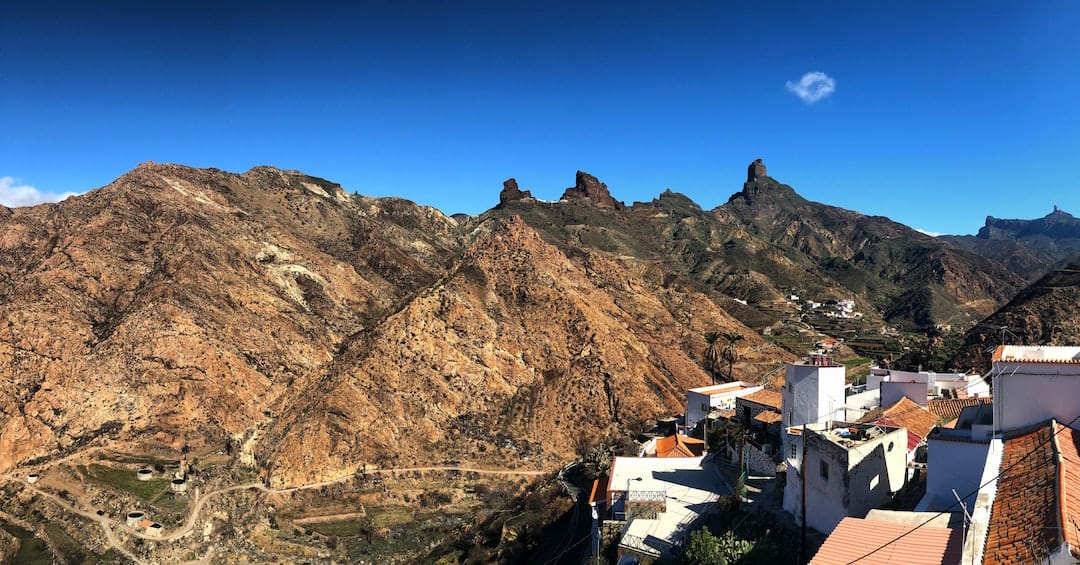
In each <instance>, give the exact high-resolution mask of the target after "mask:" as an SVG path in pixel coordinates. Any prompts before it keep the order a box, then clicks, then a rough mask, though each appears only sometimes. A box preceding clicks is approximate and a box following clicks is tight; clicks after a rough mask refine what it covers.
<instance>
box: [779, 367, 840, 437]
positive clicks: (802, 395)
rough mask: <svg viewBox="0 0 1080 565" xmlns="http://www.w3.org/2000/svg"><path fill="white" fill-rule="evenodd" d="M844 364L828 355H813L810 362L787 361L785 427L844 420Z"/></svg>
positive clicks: (783, 414) (784, 406)
mask: <svg viewBox="0 0 1080 565" xmlns="http://www.w3.org/2000/svg"><path fill="white" fill-rule="evenodd" d="M845 374H846V370H845V368H844V366H843V365H837V364H834V363H833V362H832V359H831V358H829V357H828V356H825V355H813V356H811V357H810V360H809V363H802V364H796V365H792V364H788V366H787V372H786V373H785V382H784V389H783V390H782V391H780V394H781V398H782V413H781V415H782V416H783V421H782V424H783V427H784V428H790V427H792V426H801V425H803V424H817V423H820V422H827V421H829V420H843V419H844V417H845V413H844V376H845Z"/></svg>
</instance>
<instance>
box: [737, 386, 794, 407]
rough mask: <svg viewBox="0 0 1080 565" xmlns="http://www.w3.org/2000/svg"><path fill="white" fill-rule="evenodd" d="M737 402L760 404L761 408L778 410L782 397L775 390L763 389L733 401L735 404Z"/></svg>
mask: <svg viewBox="0 0 1080 565" xmlns="http://www.w3.org/2000/svg"><path fill="white" fill-rule="evenodd" d="M739 401H747V402H754V403H757V404H761V405H762V406H771V407H773V408H776V409H777V410H779V409H780V406H781V405H782V404H783V397H782V396H780V393H779V392H776V391H775V390H769V389H763V390H759V391H757V392H755V393H751V394H748V395H746V396H740V397H739V398H737V399H735V402H736V403H738V402H739Z"/></svg>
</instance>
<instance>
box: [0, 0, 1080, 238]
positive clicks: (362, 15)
mask: <svg viewBox="0 0 1080 565" xmlns="http://www.w3.org/2000/svg"><path fill="white" fill-rule="evenodd" d="M316 4H317V5H316ZM581 4H585V3H580V2H561V1H545V2H516V1H512V0H504V1H499V2H465V1H461V0H458V1H428V2H419V1H411V0H404V1H393V2H391V1H385V2H355V3H345V2H340V3H306V5H300V4H299V3H297V4H290V3H275V2H260V3H239V2H231V3H230V2H212V1H193V2H175V3H167V2H116V1H114V2H110V1H100V2H48V1H36V2H23V1H21V0H15V1H10V0H9V1H7V2H4V3H3V5H2V6H0V80H2V82H3V88H0V124H2V126H3V128H4V134H3V135H0V198H3V197H5V196H6V197H7V199H8V200H9V202H10V201H11V199H13V198H22V199H24V200H26V199H33V198H41V197H53V198H55V197H56V195H61V194H64V193H67V192H81V191H85V190H87V189H89V188H93V187H97V186H101V185H104V184H107V183H108V182H110V181H111V180H112V179H114V178H116V177H117V176H119V175H121V174H123V173H124V172H126V171H127V170H130V169H131V168H133V167H134V166H135V165H137V164H138V163H139V162H142V161H147V160H151V161H157V162H173V163H183V164H187V165H193V166H199V167H218V168H221V169H226V170H231V171H244V170H247V169H248V168H250V167H252V166H255V165H262V164H268V165H274V166H278V167H281V168H290V169H300V170H303V171H305V172H307V173H309V174H313V175H316V176H321V177H324V178H327V179H330V180H333V181H336V182H340V183H341V184H342V185H343V186H345V187H346V188H347V189H348V190H351V191H356V192H359V193H361V194H370V195H397V196H403V197H405V198H409V199H411V200H414V201H416V202H419V203H422V204H430V205H434V206H436V207H438V208H440V209H441V210H443V211H444V212H447V213H453V212H467V213H477V212H480V211H483V210H485V209H487V208H489V207H491V206H493V205H494V204H496V203H497V200H498V192H499V190H500V188H501V183H502V181H503V180H504V179H505V178H507V177H511V176H513V177H516V178H517V179H518V182H519V183H520V184H521V185H522V187H523V188H529V189H532V191H533V193H534V194H535V195H537V196H538V197H540V198H548V199H556V198H558V197H559V196H560V195H561V193H562V191H563V189H564V188H565V187H567V186H569V185H571V184H573V180H574V172H575V171H576V170H578V169H582V170H585V171H588V172H590V173H593V174H595V175H597V176H598V177H599V178H600V179H601V180H602V181H604V182H606V183H607V184H608V186H609V187H610V189H611V191H612V193H613V194H614V195H615V197H616V198H618V199H621V200H624V201H626V202H627V203H630V202H632V201H636V200H650V199H652V198H653V197H655V196H656V195H657V194H659V193H660V192H662V191H663V190H664V189H665V188H669V187H670V188H671V189H672V190H676V191H679V192H683V193H685V194H687V195H689V196H690V197H692V198H693V199H694V200H695V201H697V202H698V203H700V204H701V205H702V206H704V207H706V208H711V207H713V206H716V205H718V204H721V203H723V202H725V201H726V200H727V198H728V196H730V194H731V193H733V192H735V191H737V190H739V189H740V188H741V184H742V181H743V180H744V175H745V171H746V165H747V163H749V162H750V161H751V160H753V159H754V158H757V157H762V158H764V159H765V163H766V165H768V167H769V172H770V174H771V175H772V176H774V177H776V178H777V179H779V180H780V181H782V182H786V183H788V184H791V185H792V186H794V187H795V188H796V190H798V191H799V192H800V193H801V194H802V195H803V196H805V197H807V198H810V199H812V200H817V201H821V202H825V203H828V204H833V205H837V206H843V207H845V208H850V209H854V210H858V211H860V212H863V213H867V214H880V215H885V216H889V217H891V218H893V219H895V220H897V221H900V222H903V223H905V224H908V225H911V226H913V227H916V228H921V229H924V230H928V231H932V232H944V233H974V232H975V231H976V230H977V229H978V227H979V226H980V225H982V223H983V220H984V218H985V216H986V215H993V216H996V217H1020V218H1034V217H1040V216H1043V215H1045V214H1046V213H1048V212H1049V211H1050V210H1051V207H1052V205H1054V204H1057V205H1058V206H1060V207H1061V208H1062V209H1064V210H1066V211H1069V212H1073V213H1074V214H1077V215H1080V190H1077V189H1078V188H1080V186H1078V184H1080V183H1078V181H1077V174H1076V172H1077V162H1078V161H1080V159H1078V156H1080V109H1078V107H1077V100H1078V94H1077V93H1078V92H1080V76H1078V72H1077V70H1078V69H1080V33H1077V30H1080V3H1077V2H1070V1H1046V2H1018V1H1017V2H997V1H987V2H978V3H956V4H952V3H939V2H911V1H909V2H886V1H882V2H753V3H750V2H740V3H729V2H715V1H708V2H705V1H698V2H695V1H685V2H659V1H655V0H654V1H649V2H636V1H627V0H623V1H617V2H591V3H588V4H587V5H581ZM811 72H820V73H824V74H825V75H827V77H828V78H829V79H830V80H832V81H833V85H834V88H833V90H832V91H831V93H829V94H828V95H827V96H824V97H822V98H820V99H819V100H816V101H814V102H812V103H810V102H807V101H804V100H803V99H802V98H800V97H799V96H798V95H797V93H796V92H793V91H792V90H791V89H789V88H788V86H787V85H788V83H789V82H790V83H793V84H794V83H798V82H799V81H800V79H801V78H802V77H803V76H804V75H806V73H811ZM19 194H21V196H19Z"/></svg>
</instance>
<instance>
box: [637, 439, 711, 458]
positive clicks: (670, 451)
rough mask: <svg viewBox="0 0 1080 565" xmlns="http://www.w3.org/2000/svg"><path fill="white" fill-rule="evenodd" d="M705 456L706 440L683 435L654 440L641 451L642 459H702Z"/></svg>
mask: <svg viewBox="0 0 1080 565" xmlns="http://www.w3.org/2000/svg"><path fill="white" fill-rule="evenodd" d="M704 454H705V440H701V439H696V438H692V437H688V436H684V435H682V434H672V435H669V436H667V437H659V438H653V439H651V440H650V441H649V442H648V443H646V444H645V446H644V447H643V448H642V449H641V456H642V457H701V456H702V455H704Z"/></svg>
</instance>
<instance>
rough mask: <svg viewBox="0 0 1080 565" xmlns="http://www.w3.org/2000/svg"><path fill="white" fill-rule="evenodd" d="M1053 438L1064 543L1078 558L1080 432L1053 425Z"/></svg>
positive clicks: (1079, 546)
mask: <svg viewBox="0 0 1080 565" xmlns="http://www.w3.org/2000/svg"><path fill="white" fill-rule="evenodd" d="M1054 429H1055V430H1057V431H1058V433H1057V435H1056V436H1054V441H1055V443H1056V445H1055V447H1057V452H1058V454H1059V455H1060V457H1061V464H1060V468H1059V472H1058V492H1060V493H1061V510H1060V513H1061V522H1062V523H1063V524H1064V525H1065V541H1067V542H1069V547H1070V548H1072V553H1073V556H1074V557H1078V558H1080V432H1078V431H1076V430H1072V429H1070V428H1066V427H1065V426H1062V425H1061V424H1058V423H1056V422H1055V423H1054Z"/></svg>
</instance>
